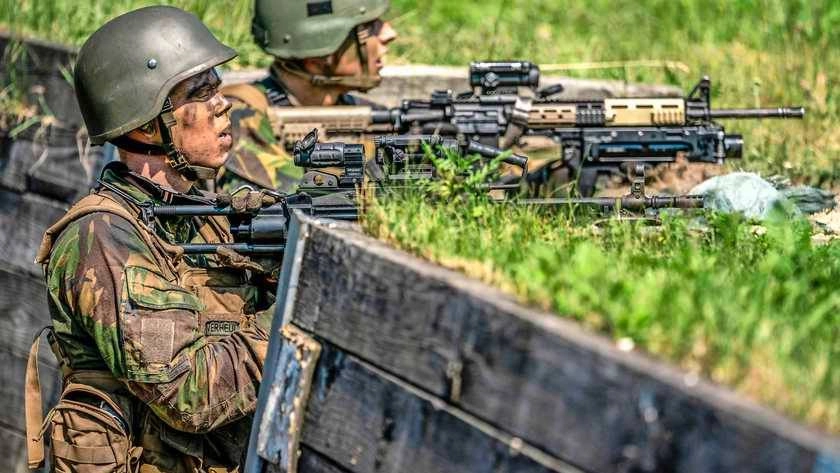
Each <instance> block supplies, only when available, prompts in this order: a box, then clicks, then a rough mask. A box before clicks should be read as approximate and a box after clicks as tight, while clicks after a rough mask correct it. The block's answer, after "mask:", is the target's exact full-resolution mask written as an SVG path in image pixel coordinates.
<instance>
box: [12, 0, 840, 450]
mask: <svg viewBox="0 0 840 473" xmlns="http://www.w3.org/2000/svg"><path fill="white" fill-rule="evenodd" d="M149 3H172V4H175V5H178V6H181V7H185V8H187V9H189V10H191V11H194V12H196V13H198V14H199V15H200V16H201V17H202V18H203V19H204V20H205V21H206V22H207V23H208V24H209V25H210V26H211V27H212V28H213V29H214V31H215V32H216V33H217V34H219V35H220V37H221V38H222V39H223V40H224V41H226V42H228V43H230V44H231V45H233V46H234V47H236V48H237V49H238V50H239V51H240V53H241V57H240V59H239V61H238V62H237V63H236V64H234V65H233V66H232V67H250V66H264V65H265V64H266V62H267V60H268V58H267V57H266V56H264V55H263V54H262V53H261V52H260V51H259V50H258V49H257V48H256V47H255V46H254V45H253V44H251V41H250V35H249V33H248V31H249V28H248V26H249V22H250V11H249V4H250V2H247V1H237V2H210V1H208V0H178V1H170V2H140V1H134V0H109V1H107V2H70V1H68V0H52V1H49V0H24V1H23V2H22V3H21V2H20V1H14V2H13V1H12V0H0V5H2V9H0V24H4V25H6V26H7V27H10V28H12V29H15V30H18V31H23V32H26V33H29V34H35V35H38V36H41V37H45V38H48V39H52V40H55V41H62V42H68V43H73V44H80V43H81V41H83V40H84V38H85V37H86V36H87V35H88V34H89V33H90V32H91V31H93V30H94V29H95V28H96V27H97V26H98V25H100V24H101V23H102V22H103V21H104V20H105V19H107V18H109V17H111V16H113V15H115V14H117V13H119V12H122V11H125V10H128V9H130V8H132V7H135V6H139V5H143V4H149ZM389 16H390V18H391V19H392V21H393V23H394V25H395V26H396V28H397V29H398V31H399V33H400V35H401V36H400V38H399V39H398V40H397V41H396V42H395V43H394V45H393V47H391V52H390V53H389V58H388V61H389V62H390V63H406V62H419V63H433V64H454V65H465V64H466V63H467V62H468V61H469V60H472V59H486V58H523V59H529V60H532V61H535V62H538V63H540V64H543V65H548V64H561V65H562V64H565V63H580V62H592V61H631V60H638V59H657V60H673V61H681V62H683V63H685V64H686V65H687V66H688V68H689V72H681V71H678V70H668V69H662V68H632V67H619V68H611V69H599V70H586V71H580V70H574V69H571V70H569V69H564V70H562V73H567V74H571V75H576V76H588V77H599V78H612V79H620V80H628V81H643V82H663V83H670V84H675V85H679V86H681V87H683V88H684V89H686V90H687V89H688V88H689V87H691V86H692V85H693V84H694V82H696V80H697V79H698V77H699V76H700V75H702V74H709V75H711V76H712V78H713V81H714V100H715V104H716V105H718V106H722V107H723V106H726V107H738V106H748V107H752V106H772V105H775V104H786V105H804V106H805V107H807V109H808V116H807V119H806V120H805V121H801V122H799V121H785V122H780V121H772V120H767V121H763V122H758V121H742V122H727V123H726V124H727V126H728V127H729V128H730V129H731V131H733V132H740V133H743V134H744V138H745V141H746V150H745V155H746V156H745V159H744V160H743V161H741V162H738V163H734V164H730V165H729V166H730V168H745V169H750V170H756V171H759V172H763V173H767V174H775V173H781V174H785V175H787V176H789V177H791V178H793V179H794V180H795V181H797V182H803V183H808V184H813V185H819V186H822V187H824V188H830V189H834V190H838V189H840V165H838V162H840V161H838V155H840V106H838V103H840V96H838V92H837V90H840V83H838V76H837V74H836V71H838V70H840V54H838V52H837V46H836V45H838V44H840V28H837V26H836V25H838V24H840V2H837V1H833V0H815V1H807V0H787V1H784V0H647V1H643V2H622V3H621V6H620V7H617V3H616V2H613V1H608V0H589V1H578V2H573V1H561V0H530V1H525V0H518V1H517V0H484V1H480V2H479V1H477V0H463V1H460V2H453V1H449V0H445V1H444V0H426V1H422V2H421V1H417V0H395V1H394V2H393V8H392V11H391V12H390V13H389ZM546 69H548V68H546ZM451 190H452V189H450V191H451ZM464 190H466V191H469V189H455V194H456V195H464V194H461V192H462V191H464ZM439 191H440V189H437V190H435V192H438V193H439ZM432 193H433V194H434V192H432ZM466 195H471V194H466ZM709 220H710V225H709V230H707V231H705V232H698V231H696V230H694V229H692V227H691V225H690V222H688V221H686V220H684V219H674V220H670V221H667V222H666V223H665V224H664V225H663V228H662V231H659V232H653V233H651V232H648V231H647V230H645V229H644V228H640V227H637V226H634V225H629V224H626V223H619V222H612V223H608V224H606V225H605V226H602V227H598V228H593V227H592V226H591V225H590V223H591V221H590V220H589V219H586V218H580V217H574V216H571V215H569V214H568V213H567V212H562V211H561V212H559V213H549V212H545V211H538V210H528V209H517V208H512V207H502V206H492V205H488V204H487V203H486V202H484V201H482V199H481V198H480V197H476V196H475V195H471V197H469V198H466V197H453V196H451V195H450V196H449V197H448V198H446V199H434V198H431V199H430V198H428V195H426V194H417V193H414V194H409V195H404V196H401V197H397V198H394V199H390V200H383V201H381V202H380V203H379V204H377V206H375V207H374V208H373V209H372V212H371V214H370V215H369V217H368V218H367V220H366V221H365V228H366V229H367V230H368V231H369V232H370V233H372V234H374V235H376V236H379V237H380V238H383V239H386V240H389V241H391V242H393V243H395V244H397V245H398V246H400V247H403V248H405V249H407V250H409V251H412V252H414V253H416V254H420V255H423V256H425V257H428V258H430V259H433V260H435V261H438V262H440V263H442V264H444V265H447V266H450V267H453V268H457V269H459V270H462V271H464V272H466V273H468V274H470V275H472V276H475V277H478V278H481V279H483V280H485V281H488V282H490V283H493V284H496V285H499V286H500V287H502V288H503V289H504V290H506V291H508V292H510V293H512V294H514V295H516V296H517V297H519V298H521V299H522V300H523V301H526V302H527V303H530V304H535V305H537V306H540V307H544V308H547V309H550V310H553V311H555V312H557V313H558V314H563V315H565V316H569V317H572V318H575V319H577V320H580V321H581V322H582V323H584V324H585V325H586V326H587V327H590V328H591V329H593V330H597V331H601V332H603V333H606V334H609V335H610V336H613V337H615V338H616V339H617V340H622V343H623V344H624V345H627V344H631V343H632V344H633V345H634V346H635V347H637V348H640V349H643V350H647V351H650V352H652V353H655V354H658V355H661V356H664V357H667V358H669V359H672V360H674V361H675V362H677V363H679V364H680V365H682V366H683V367H685V368H686V369H689V370H692V371H695V372H698V373H702V374H704V375H706V376H708V377H710V378H711V379H713V380H715V381H718V382H722V383H725V384H728V385H731V386H733V387H735V388H736V389H738V390H739V391H741V392H743V393H745V394H747V395H749V396H752V397H754V398H756V399H759V400H761V401H762V402H764V403H766V404H769V405H772V406H774V407H776V408H778V409H779V410H781V411H783V412H786V413H788V414H789V415H791V416H793V417H796V418H799V419H803V420H806V421H808V422H809V423H811V424H813V425H817V426H819V427H821V428H823V429H826V430H828V431H831V432H835V433H839V432H840V396H838V393H840V291H838V290H837V289H838V288H840V284H839V283H838V281H840V243H838V242H837V240H835V243H833V244H829V245H823V246H813V245H812V244H811V239H810V236H811V229H810V227H809V225H808V224H807V222H804V221H803V222H799V221H793V222H791V221H787V220H780V221H776V222H770V223H768V224H766V225H765V226H764V227H762V228H755V227H754V226H753V225H752V224H750V223H749V222H742V221H739V220H738V219H734V218H729V217H720V216H712V217H710V218H709Z"/></svg>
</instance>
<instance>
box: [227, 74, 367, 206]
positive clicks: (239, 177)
mask: <svg viewBox="0 0 840 473" xmlns="http://www.w3.org/2000/svg"><path fill="white" fill-rule="evenodd" d="M274 77H275V72H274V69H272V74H271V75H269V76H268V77H266V78H265V79H263V80H261V81H258V82H254V83H252V84H237V85H232V86H227V87H225V88H223V89H222V93H223V94H224V95H225V96H226V97H227V99H228V100H230V102H231V103H232V104H233V106H232V108H231V110H230V120H231V127H232V136H233V148H232V149H231V151H230V155H229V157H228V160H227V162H226V163H225V167H224V169H223V172H221V173H220V175H219V177H218V178H217V180H216V186H217V187H216V190H217V191H218V192H222V191H224V192H233V191H234V190H236V189H237V188H239V187H240V186H243V185H250V186H252V187H259V188H264V189H274V190H278V191H280V192H286V193H292V192H294V191H295V190H296V189H297V186H298V184H299V182H300V179H301V177H303V171H304V170H303V169H302V168H299V167H297V166H295V165H294V162H293V160H292V157H291V156H290V155H289V153H288V152H287V151H286V150H285V148H284V145H285V144H284V143H283V142H282V141H281V139H280V137H278V136H277V135H276V133H275V131H274V128H273V127H272V123H271V120H270V119H269V116H268V108H269V107H292V106H293V105H292V103H291V102H290V101H289V97H288V95H287V94H286V91H285V90H283V87H282V86H281V85H280V83H279V82H278V81H277V80H276V79H275V78H274ZM338 105H368V106H371V107H374V108H382V107H381V106H379V105H377V104H374V103H372V102H370V101H367V100H364V99H361V98H359V97H355V96H353V95H351V94H342V95H340V96H339V99H338Z"/></svg>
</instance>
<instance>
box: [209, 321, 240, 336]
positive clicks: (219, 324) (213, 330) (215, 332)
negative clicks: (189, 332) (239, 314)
mask: <svg viewBox="0 0 840 473" xmlns="http://www.w3.org/2000/svg"><path fill="white" fill-rule="evenodd" d="M237 330H239V322H235V321H233V320H210V321H208V322H207V323H206V324H204V335H205V336H207V337H223V336H226V335H230V334H232V333H233V332H235V331H237Z"/></svg>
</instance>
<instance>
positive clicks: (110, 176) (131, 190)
mask: <svg viewBox="0 0 840 473" xmlns="http://www.w3.org/2000/svg"><path fill="white" fill-rule="evenodd" d="M99 182H100V184H101V186H103V187H111V188H116V189H119V190H120V191H122V193H124V194H126V195H127V196H128V197H130V198H131V199H132V200H134V201H135V203H137V204H145V203H154V204H174V203H199V204H208V203H212V201H213V200H212V196H209V195H206V194H203V193H201V192H200V191H198V190H197V189H196V188H195V186H192V187H190V189H189V190H188V191H187V192H178V191H176V190H174V189H171V188H168V187H165V186H162V185H160V184H158V183H156V182H154V181H152V180H151V179H149V178H147V177H144V176H141V175H139V174H137V173H135V172H132V171H131V170H130V169H129V168H128V166H126V165H125V163H123V162H120V161H114V162H111V163H108V164H107V165H106V166H105V168H104V169H103V170H102V174H101V176H100V177H99Z"/></svg>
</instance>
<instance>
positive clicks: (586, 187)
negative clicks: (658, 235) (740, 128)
mask: <svg viewBox="0 0 840 473" xmlns="http://www.w3.org/2000/svg"><path fill="white" fill-rule="evenodd" d="M710 90H711V80H710V79H709V78H708V77H704V78H703V79H701V80H700V82H699V83H698V84H697V85H696V86H695V87H694V89H692V91H691V92H690V93H689V94H688V96H687V97H685V98H610V99H604V100H593V101H559V100H550V99H532V98H527V97H522V96H512V95H481V94H478V95H476V94H473V95H471V96H469V97H464V96H459V97H454V96H453V95H452V93H451V92H449V91H446V92H436V93H434V94H433V95H432V97H431V99H430V100H427V101H417V100H407V101H403V103H402V105H401V107H400V114H399V117H400V120H399V121H398V122H397V123H396V124H397V128H398V129H399V131H405V130H406V129H413V130H416V129H420V130H422V131H423V132H427V133H428V132H438V133H441V134H445V135H455V136H459V137H461V138H462V139H468V140H475V141H479V142H482V143H487V144H492V145H494V146H498V147H500V148H502V149H507V148H508V147H511V146H513V145H515V144H516V143H518V142H519V140H520V138H522V137H523V136H545V137H548V138H551V139H552V140H553V141H555V142H557V143H558V144H559V145H560V147H561V150H562V155H561V156H558V159H557V160H556V163H558V164H559V165H560V166H567V167H569V168H571V169H573V170H575V171H576V173H577V175H578V176H579V180H578V191H579V192H580V193H581V195H583V196H591V195H592V193H593V191H594V188H595V181H596V179H597V177H598V175H600V174H603V173H616V172H627V173H628V174H629V172H628V171H627V169H629V168H632V169H633V170H634V173H635V176H636V179H637V181H636V182H638V180H639V179H641V180H642V181H643V180H644V176H643V174H644V171H645V169H646V168H648V167H651V166H654V165H657V164H662V163H669V162H674V161H675V160H676V159H677V157H678V156H684V157H685V158H686V159H687V160H688V161H689V162H702V163H715V164H721V163H723V161H724V160H725V159H727V158H740V157H741V154H742V147H743V138H742V137H741V135H738V134H727V133H726V131H725V129H724V128H723V126H722V125H720V124H718V123H716V122H715V120H717V119H731V118H734V119H743V118H759V119H761V118H802V117H804V115H805V111H804V109H803V108H802V107H779V108H755V109H713V108H712V107H711V93H710ZM640 166H641V167H640ZM623 168H625V169H623ZM640 175H641V176H640ZM541 179H544V176H541V175H539V174H538V175H531V176H530V180H532V181H539V180H541Z"/></svg>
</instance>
